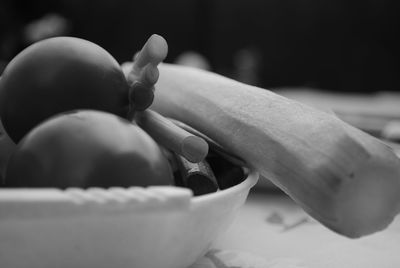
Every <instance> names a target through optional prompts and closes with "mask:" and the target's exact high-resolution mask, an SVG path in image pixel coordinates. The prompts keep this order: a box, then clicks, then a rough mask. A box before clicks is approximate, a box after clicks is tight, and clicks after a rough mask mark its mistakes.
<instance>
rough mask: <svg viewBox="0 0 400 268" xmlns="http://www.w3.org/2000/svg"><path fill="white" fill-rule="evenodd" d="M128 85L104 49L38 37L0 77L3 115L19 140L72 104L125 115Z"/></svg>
mask: <svg viewBox="0 0 400 268" xmlns="http://www.w3.org/2000/svg"><path fill="white" fill-rule="evenodd" d="M127 108H128V84H127V82H126V79H125V77H124V74H123V72H122V70H121V68H120V66H119V64H118V62H117V61H116V60H115V59H114V58H113V57H112V56H111V55H110V54H109V53H108V52H107V51H105V50H104V49H103V48H101V47H100V46H98V45H96V44H94V43H91V42H89V41H86V40H83V39H79V38H74V37H55V38H49V39H46V40H43V41H40V42H37V43H35V44H33V45H31V46H29V47H28V48H26V49H25V50H23V51H22V52H21V53H19V54H18V55H17V56H16V57H15V58H14V59H13V60H12V61H11V62H10V63H9V64H8V65H7V67H6V69H5V70H4V73H3V76H2V79H1V80H0V117H1V120H2V122H3V125H4V128H5V129H6V131H7V133H8V134H9V136H10V137H11V139H12V140H13V141H14V142H16V143H18V142H19V140H21V139H22V137H23V136H24V135H25V134H26V133H27V132H28V131H29V130H30V129H32V128H33V127H34V126H36V125H37V124H38V123H40V122H41V121H43V120H45V119H47V118H48V117H50V116H52V115H55V114H57V113H60V112H64V111H69V110H73V109H94V110H102V111H106V112H110V113H113V114H116V115H119V116H123V117H124V116H126V113H127Z"/></svg>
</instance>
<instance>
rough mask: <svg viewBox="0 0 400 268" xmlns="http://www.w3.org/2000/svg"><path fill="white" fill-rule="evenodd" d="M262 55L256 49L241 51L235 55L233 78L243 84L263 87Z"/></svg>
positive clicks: (249, 48)
mask: <svg viewBox="0 0 400 268" xmlns="http://www.w3.org/2000/svg"><path fill="white" fill-rule="evenodd" d="M260 61H261V53H260V52H259V51H258V49H256V48H252V47H246V48H242V49H239V50H238V51H236V52H235V54H234V55H233V68H234V74H233V77H234V78H235V79H236V80H238V81H240V82H243V83H246V84H249V85H253V86H261V82H260V78H259V75H260V67H261V62H260Z"/></svg>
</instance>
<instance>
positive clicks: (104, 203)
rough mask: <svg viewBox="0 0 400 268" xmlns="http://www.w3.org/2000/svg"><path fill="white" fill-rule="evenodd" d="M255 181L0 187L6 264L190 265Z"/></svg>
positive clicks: (24, 267) (0, 237) (0, 257)
mask: <svg viewBox="0 0 400 268" xmlns="http://www.w3.org/2000/svg"><path fill="white" fill-rule="evenodd" d="M257 180H258V174H257V173H256V172H250V173H249V175H248V177H247V178H246V180H244V181H243V182H242V183H240V184H238V185H235V186H234V187H231V188H228V189H225V190H222V191H219V192H216V193H212V194H207V195H202V196H196V197H193V196H192V192H191V191H190V190H188V189H184V188H178V187H172V186H171V187H168V186H156V187H149V188H140V187H132V188H111V189H109V190H104V189H98V188H92V189H87V190H82V189H68V190H65V191H62V190H56V189H37V190H36V189H35V190H33V189H0V266H1V267H4V268H50V267H51V268H53V267H58V268H64V267H65V268H71V267H79V268H83V267H85V268H86V267H96V268H186V267H188V266H189V265H191V264H192V263H194V262H195V261H196V260H197V259H198V258H199V257H201V256H202V255H203V254H204V253H205V252H206V251H207V249H208V248H209V246H210V245H211V243H212V242H213V240H214V239H215V238H216V236H217V235H219V234H220V233H221V232H223V231H224V230H226V229H227V227H228V226H229V224H230V223H231V222H232V221H233V219H234V217H235V215H236V213H237V211H238V209H239V208H240V206H241V205H242V204H243V203H244V202H245V200H246V197H247V195H248V193H249V190H250V188H251V187H252V186H254V185H255V183H256V182H257Z"/></svg>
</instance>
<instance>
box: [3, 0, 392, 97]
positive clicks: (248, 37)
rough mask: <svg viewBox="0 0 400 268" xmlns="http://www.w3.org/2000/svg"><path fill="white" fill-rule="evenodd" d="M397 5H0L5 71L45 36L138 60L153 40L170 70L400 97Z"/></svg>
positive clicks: (274, 1) (267, 0)
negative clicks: (159, 39)
mask: <svg viewBox="0 0 400 268" xmlns="http://www.w3.org/2000/svg"><path fill="white" fill-rule="evenodd" d="M399 5H400V4H399V1H396V0H297V1H295V0H246V1H244V0H230V1H222V0H169V1H157V0H146V1H136V0H40V1H27V0H0V61H1V67H0V70H2V69H3V68H4V66H5V65H6V64H7V62H8V61H9V60H11V59H12V58H13V57H14V56H15V55H16V54H17V53H18V52H19V51H21V50H22V49H23V48H24V47H26V46H28V45H29V44H31V43H33V42H35V41H38V40H40V39H43V38H47V37H50V36H57V35H69V36H76V37H81V38H84V39H88V40H90V41H93V42H95V43H97V44H99V45H100V46H102V47H104V48H105V49H106V50H107V51H109V52H110V53H111V54H112V55H113V56H114V57H115V58H116V59H117V60H118V61H119V62H120V63H122V62H125V61H128V60H131V58H132V56H133V54H134V53H135V52H136V51H137V50H139V49H140V48H141V46H142V45H143V44H144V42H145V41H146V40H147V38H148V37H149V36H150V35H151V34H152V33H158V34H161V35H162V36H164V37H165V38H166V40H167V41H168V43H169V46H170V51H169V55H168V58H167V60H166V62H177V63H181V64H186V65H194V66H198V67H200V68H204V69H209V70H212V71H215V72H217V73H220V74H223V75H226V76H229V77H232V78H234V79H237V80H240V81H243V82H245V83H249V84H253V85H257V86H261V87H264V88H272V89H273V88H281V87H307V88H318V89H325V90H330V91H340V92H349V91H350V92H362V93H364V92H376V91H398V90H400V51H399V49H400V43H399V41H398V40H399V38H398V35H399V32H400V31H399V30H400V9H399Z"/></svg>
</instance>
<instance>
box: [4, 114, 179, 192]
mask: <svg viewBox="0 0 400 268" xmlns="http://www.w3.org/2000/svg"><path fill="white" fill-rule="evenodd" d="M5 183H6V186H7V187H57V188H62V189H64V188H67V187H80V188H87V187H105V188H107V187H112V186H120V187H129V186H148V185H173V184H174V181H173V175H172V170H171V167H170V164H169V162H168V160H167V158H166V157H165V156H164V154H163V153H162V151H161V149H160V147H159V146H158V144H157V143H156V142H155V141H154V140H153V139H152V138H151V137H150V136H149V135H148V134H147V133H146V132H145V131H144V130H142V129H141V128H140V127H139V126H137V125H136V124H134V123H131V122H129V121H128V120H126V119H124V118H121V117H118V116H115V115H113V114H110V113H106V112H101V111H94V110H80V111H71V112H66V113H62V114H59V115H56V116H53V117H51V118H49V119H48V120H46V121H44V122H43V123H41V124H39V125H38V126H36V127H35V128H33V129H32V130H31V131H30V132H29V133H28V134H27V135H26V136H25V137H24V138H23V139H22V140H21V142H20V143H19V144H18V145H17V148H16V150H15V151H14V153H13V154H12V156H11V157H10V160H9V163H8V166H7V171H6V177H5Z"/></svg>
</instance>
